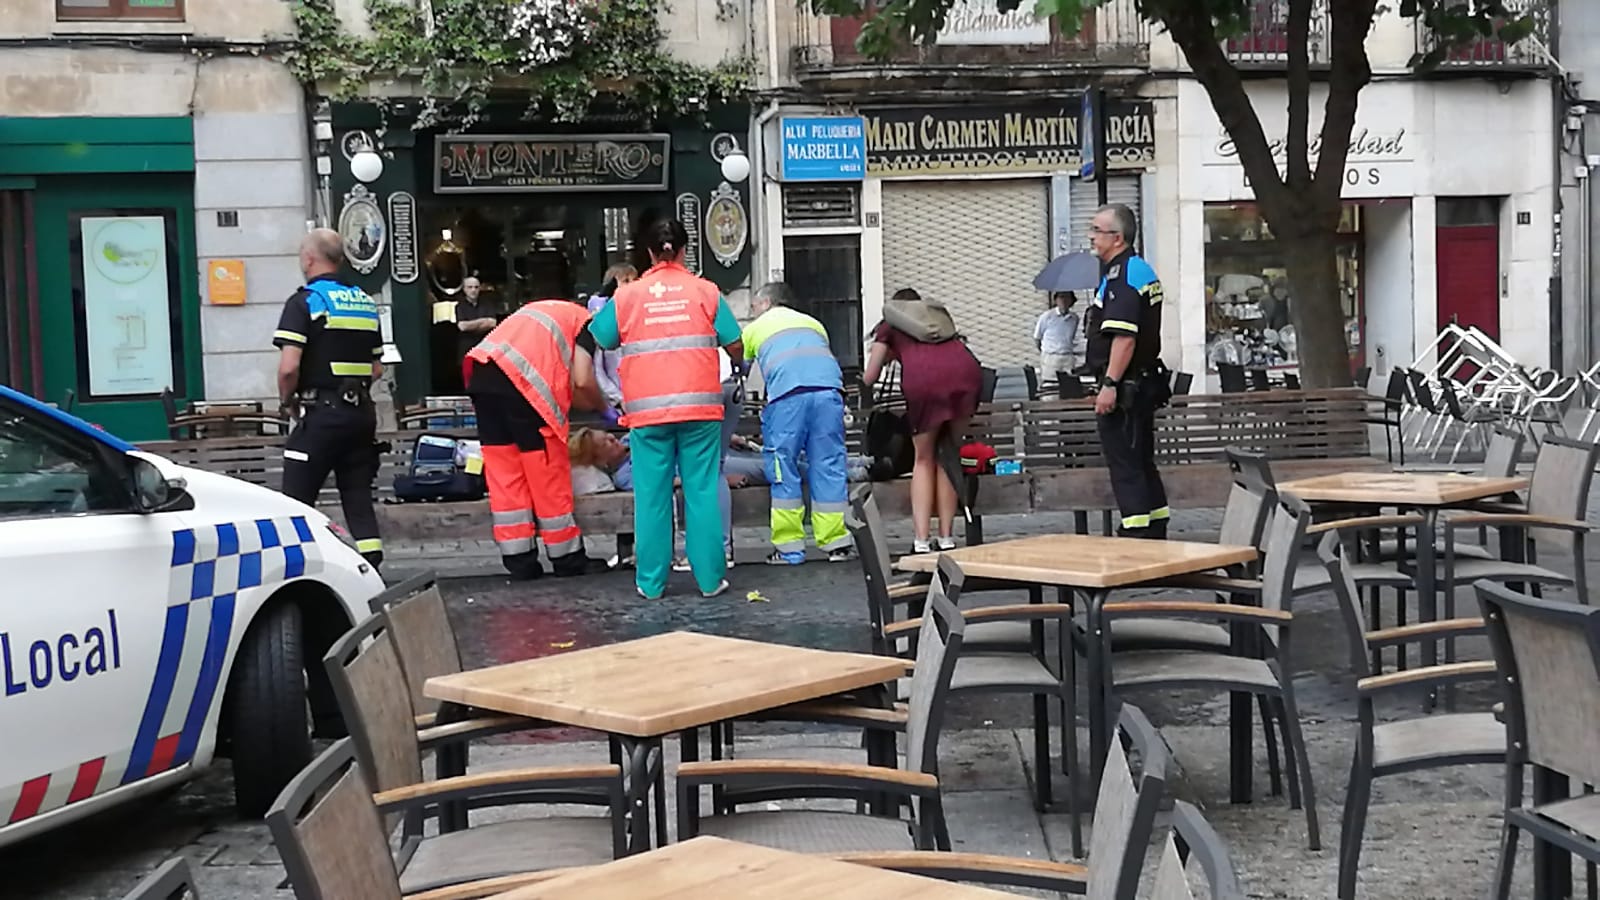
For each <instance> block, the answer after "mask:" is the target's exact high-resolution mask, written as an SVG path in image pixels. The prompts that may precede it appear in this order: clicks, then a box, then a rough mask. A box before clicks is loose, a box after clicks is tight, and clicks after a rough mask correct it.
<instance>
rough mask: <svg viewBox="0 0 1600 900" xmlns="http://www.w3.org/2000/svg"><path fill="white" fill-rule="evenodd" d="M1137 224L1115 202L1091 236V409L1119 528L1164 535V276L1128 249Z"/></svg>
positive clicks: (1167, 392)
mask: <svg viewBox="0 0 1600 900" xmlns="http://www.w3.org/2000/svg"><path fill="white" fill-rule="evenodd" d="M1138 234H1139V224H1138V221H1137V220H1136V219H1135V218H1134V215H1133V211H1132V210H1130V209H1128V207H1126V206H1124V205H1122V204H1120V203H1117V204H1112V205H1110V206H1105V207H1102V208H1101V209H1100V211H1099V212H1097V213H1095V217H1094V221H1093V224H1092V225H1091V226H1090V228H1089V242H1090V244H1091V245H1092V246H1093V248H1094V253H1095V255H1096V256H1098V257H1100V269H1101V278H1100V287H1099V289H1098V290H1097V291H1096V293H1095V297H1094V302H1093V303H1092V304H1091V305H1090V308H1089V331H1088V354H1087V363H1088V365H1089V367H1090V369H1091V370H1093V371H1094V373H1095V374H1096V376H1097V377H1098V378H1099V379H1100V391H1099V393H1098V394H1097V395H1096V396H1095V402H1094V409H1095V412H1096V413H1097V414H1098V415H1099V423H1098V424H1099V432H1100V446H1101V450H1102V452H1103V453H1104V454H1105V458H1106V468H1107V469H1109V470H1110V473H1111V489H1112V492H1113V493H1114V494H1115V495H1116V499H1117V507H1118V509H1119V510H1120V511H1121V513H1122V527H1121V528H1120V529H1119V531H1118V533H1119V534H1121V535H1123V536H1125V537H1138V538H1151V539H1154V540H1163V539H1165V538H1166V536H1167V523H1168V520H1169V519H1170V518H1171V516H1172V512H1171V510H1170V509H1168V507H1167V492H1166V488H1165V486H1163V485H1162V483H1161V472H1160V471H1159V470H1157V469H1156V459H1155V414H1156V410H1158V409H1160V408H1161V407H1163V406H1165V405H1166V404H1167V402H1168V401H1169V400H1171V399H1172V389H1171V381H1170V379H1171V373H1170V372H1169V371H1167V367H1166V366H1165V365H1163V364H1162V362H1161V358H1160V356H1161V300H1162V293H1161V280H1160V279H1159V278H1157V277H1156V272H1155V269H1153V268H1151V266H1150V264H1149V263H1148V262H1146V261H1145V259H1144V258H1143V257H1141V256H1139V255H1138V254H1136V253H1134V252H1133V243H1134V241H1135V240H1137V238H1138Z"/></svg>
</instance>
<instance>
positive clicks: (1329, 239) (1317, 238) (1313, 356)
mask: <svg viewBox="0 0 1600 900" xmlns="http://www.w3.org/2000/svg"><path fill="white" fill-rule="evenodd" d="M1274 231H1276V232H1277V235H1278V245H1279V246H1281V247H1282V248H1283V257H1284V264H1285V266H1286V268H1287V269H1288V270H1289V294H1290V299H1291V302H1290V304H1289V311H1290V316H1291V318H1292V320H1293V321H1294V331H1295V336H1296V339H1297V341H1296V343H1297V345H1298V349H1299V352H1300V383H1301V385H1303V386H1304V387H1308V388H1331V387H1349V386H1350V378H1351V376H1350V351H1349V348H1348V346H1347V345H1346V343H1345V330H1344V321H1345V319H1344V307H1343V304H1342V302H1341V298H1340V296H1339V269H1338V265H1337V262H1336V253H1337V240H1336V237H1335V231H1334V229H1323V228H1314V229H1310V230H1305V231H1300V232H1282V231H1277V230H1276V229H1274Z"/></svg>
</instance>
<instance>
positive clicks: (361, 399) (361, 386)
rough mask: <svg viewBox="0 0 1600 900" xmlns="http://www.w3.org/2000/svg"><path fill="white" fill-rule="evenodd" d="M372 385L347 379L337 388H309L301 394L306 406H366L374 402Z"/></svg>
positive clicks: (358, 380) (301, 400)
mask: <svg viewBox="0 0 1600 900" xmlns="http://www.w3.org/2000/svg"><path fill="white" fill-rule="evenodd" d="M371 390H372V385H371V384H370V383H368V382H366V381H363V380H360V379H355V378H345V379H342V380H340V382H339V385H338V386H337V387H316V388H307V389H306V390H303V391H301V392H300V393H299V397H300V403H301V404H302V405H304V406H357V407H359V406H365V405H367V404H369V403H371V402H372V395H371V393H370V391H371Z"/></svg>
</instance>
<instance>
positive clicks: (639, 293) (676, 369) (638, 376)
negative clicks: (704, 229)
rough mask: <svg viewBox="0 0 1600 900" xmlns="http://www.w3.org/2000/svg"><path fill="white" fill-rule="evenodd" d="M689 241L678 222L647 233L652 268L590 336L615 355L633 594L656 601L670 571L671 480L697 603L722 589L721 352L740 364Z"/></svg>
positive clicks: (726, 319) (729, 320)
mask: <svg viewBox="0 0 1600 900" xmlns="http://www.w3.org/2000/svg"><path fill="white" fill-rule="evenodd" d="M688 240H689V238H688V235H687V234H686V233H685V231H684V228H683V225H682V224H681V223H679V222H678V220H676V219H662V220H659V221H658V222H656V223H655V224H654V225H652V226H651V227H650V228H649V229H648V230H647V231H646V234H645V245H646V247H648V248H649V250H650V258H651V260H652V262H653V263H654V265H653V266H651V268H650V269H649V271H647V272H645V273H644V274H643V275H641V276H639V278H638V280H636V281H633V282H631V283H629V284H626V285H623V286H621V287H619V288H618V289H617V293H616V296H614V297H613V298H612V299H611V301H610V302H609V303H607V304H606V305H605V306H603V307H601V309H600V311H599V312H597V313H595V316H594V320H593V321H592V322H590V323H589V332H590V334H592V335H594V339H595V342H596V343H597V344H598V345H599V346H600V347H602V348H604V349H607V350H618V351H620V353H619V355H620V358H621V362H620V363H619V364H618V367H617V375H618V378H619V380H620V382H621V387H622V420H621V421H622V424H623V425H625V426H627V427H628V428H629V429H631V435H630V437H629V447H630V451H631V455H632V457H633V522H634V525H633V527H634V552H635V559H636V561H637V564H636V569H635V573H634V581H635V583H636V584H637V586H638V589H639V595H640V596H642V597H644V598H645V599H647V600H656V599H659V598H660V597H661V596H662V595H663V594H664V593H665V592H666V588H667V575H668V573H669V572H670V571H671V567H672V543H673V541H672V538H673V529H672V482H673V478H674V476H677V477H680V478H681V479H682V483H683V505H684V520H685V521H684V525H685V528H684V532H685V535H684V546H685V550H686V552H687V555H688V557H689V565H690V567H691V569H693V571H694V580H695V583H696V584H697V585H698V586H699V588H700V593H701V595H702V596H706V597H715V596H717V595H719V594H721V593H723V592H724V591H726V590H727V589H728V581H727V579H726V578H725V577H723V576H724V575H726V573H727V561H726V559H725V558H724V556H723V534H722V510H721V508H720V505H719V503H718V500H717V484H718V482H719V481H721V479H722V454H723V452H724V450H725V449H726V448H725V447H724V446H723V439H722V417H723V395H722V377H721V368H722V364H721V361H720V358H719V354H718V352H717V348H718V347H724V348H726V349H727V351H728V357H729V358H730V359H731V360H742V359H743V358H744V352H743V348H742V346H741V345H740V343H739V334H740V331H739V322H738V320H737V319H735V318H734V315H733V311H732V310H731V309H729V308H728V302H727V300H725V299H724V298H723V297H722V294H721V292H720V291H719V290H718V289H717V286H716V285H715V284H712V283H711V282H709V281H706V280H705V279H703V278H699V277H697V276H695V275H694V274H692V273H691V272H689V270H688V269H686V268H684V265H683V251H684V248H685V247H686V246H687V244H688Z"/></svg>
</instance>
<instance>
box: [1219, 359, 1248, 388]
mask: <svg viewBox="0 0 1600 900" xmlns="http://www.w3.org/2000/svg"><path fill="white" fill-rule="evenodd" d="M1217 377H1218V379H1219V380H1221V382H1222V392H1223V393H1224V394H1242V393H1244V389H1245V382H1244V366H1238V365H1234V364H1233V363H1217Z"/></svg>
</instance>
